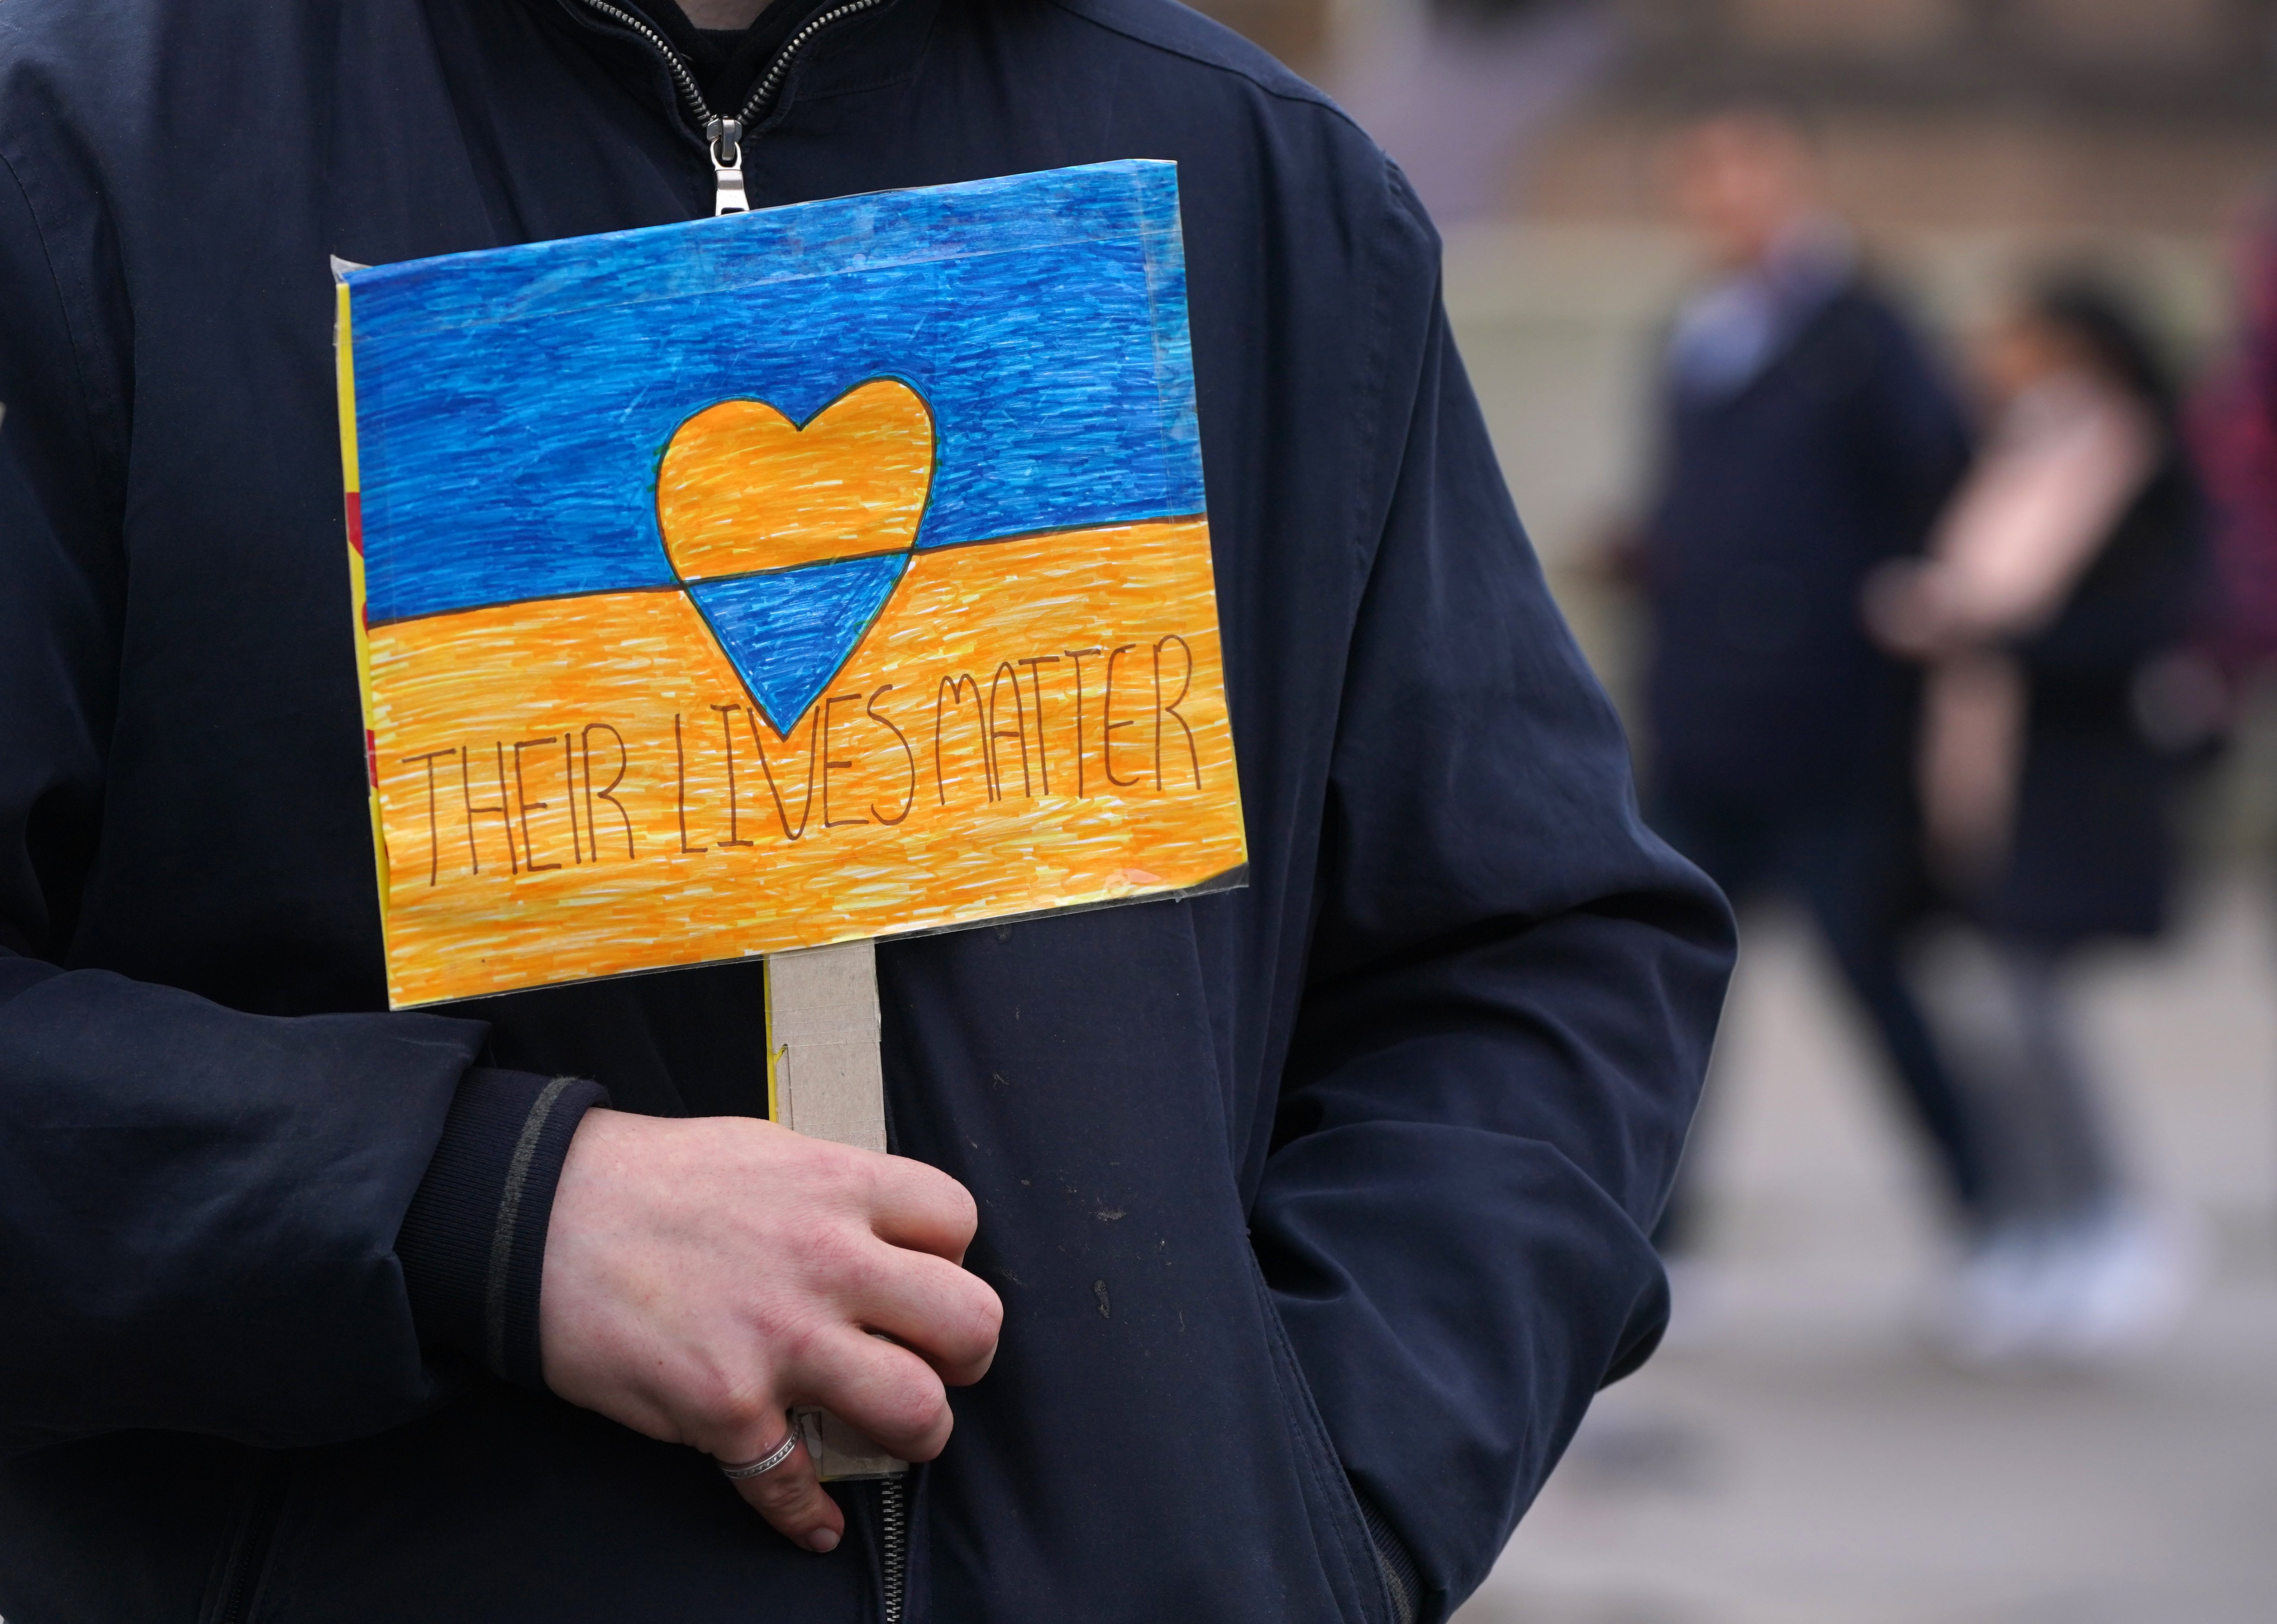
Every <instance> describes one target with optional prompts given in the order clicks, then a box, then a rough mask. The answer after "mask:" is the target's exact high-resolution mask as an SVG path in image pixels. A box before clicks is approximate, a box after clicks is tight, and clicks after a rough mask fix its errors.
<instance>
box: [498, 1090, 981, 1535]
mask: <svg viewBox="0 0 2277 1624" xmlns="http://www.w3.org/2000/svg"><path fill="white" fill-rule="evenodd" d="M977 1223H978V1215H977V1213H976V1211H975V1208H974V1207H973V1203H972V1197H971V1195H970V1194H968V1193H966V1192H965V1189H964V1186H962V1185H960V1184H958V1183H957V1182H956V1180H955V1179H953V1178H949V1177H948V1175H947V1174H945V1173H941V1172H939V1171H936V1170H934V1169H933V1168H930V1167H927V1166H926V1165H925V1163H921V1162H911V1161H909V1160H906V1159H904V1158H902V1157H900V1156H889V1155H880V1154H878V1153H877V1152H875V1151H868V1150H854V1149H850V1148H849V1147H846V1146H843V1145H834V1144H831V1143H829V1142H828V1141H826V1140H815V1139H807V1138H803V1137H802V1136H801V1135H799V1134H796V1133H794V1132H790V1131H789V1130H788V1129H786V1128H780V1127H777V1126H775V1125H773V1124H772V1123H767V1122H758V1121H753V1120H750V1119H748V1118H745V1117H699V1118H696V1119H693V1120H674V1119H667V1118H660V1117H638V1116H633V1115H630V1114H628V1113H626V1112H623V1111H613V1110H602V1109H596V1110H591V1111H588V1112H587V1113H586V1114H585V1117H584V1120H583V1122H582V1123H581V1124H580V1125H579V1126H578V1129H577V1134H576V1137H575V1139H574V1140H572V1141H571V1142H570V1146H569V1156H568V1160H567V1163H565V1164H564V1165H563V1167H562V1170H561V1182H560V1188H559V1190H558V1191H557V1193H555V1196H554V1199H553V1216H552V1227H551V1228H550V1229H549V1230H548V1231H547V1235H546V1243H545V1290H544V1293H543V1295H542V1297H541V1299H540V1301H539V1308H538V1338H539V1349H540V1353H541V1354H542V1356H543V1358H544V1361H545V1380H546V1384H547V1385H549V1386H550V1387H552V1389H553V1391H555V1392H557V1393H559V1394H560V1396H561V1397H563V1398H564V1399H568V1400H569V1401H570V1402H571V1403H573V1404H580V1405H583V1406H584V1407H586V1408H588V1409H592V1410H598V1412H600V1413H601V1414H604V1415H606V1416H608V1417H610V1418H611V1419H612V1420H614V1421H618V1422H622V1423H623V1424H624V1425H626V1426H628V1427H631V1428H634V1429H635V1430H638V1431H641V1432H644V1433H646V1434H648V1435H649V1436H650V1437H655V1438H662V1439H664V1440H666V1441H667V1442H670V1443H677V1444H687V1445H692V1446H693V1447H695V1448H697V1449H700V1450H702V1451H704V1452H705V1453H706V1454H709V1455H712V1457H714V1458H715V1459H717V1460H723V1461H744V1460H755V1459H757V1458H758V1457H759V1456H761V1455H764V1454H765V1453H766V1452H768V1451H770V1450H772V1449H773V1448H774V1447H775V1445H778V1444H779V1443H781V1441H782V1438H783V1437H784V1435H785V1433H786V1432H787V1430H788V1422H787V1421H786V1420H785V1418H784V1411H785V1410H787V1409H788V1408H789V1407H791V1406H793V1405H800V1404H817V1405H820V1406H822V1407H824V1408H825V1409H827V1410H829V1411H830V1412H831V1413H832V1414H834V1415H836V1416H838V1417H839V1418H840V1419H841V1420H842V1421H844V1422H848V1423H849V1425H851V1426H853V1427H855V1428H857V1429H858V1430H860V1431H862V1432H863V1433H864V1434H865V1435H867V1436H868V1437H870V1438H872V1440H874V1441H875V1442H876V1443H878V1444H880V1445H883V1446H884V1447H886V1448H887V1449H888V1450H890V1451H891V1452H893V1453H894V1454H895V1455H898V1456H900V1457H901V1458H902V1459H903V1460H931V1459H933V1456H935V1455H937V1454H939V1453H940V1450H941V1445H944V1444H945V1443H947V1442H948V1430H949V1426H950V1422H951V1417H950V1414H949V1408H948V1393H947V1391H946V1390H945V1388H944V1385H943V1384H954V1385H956V1386H963V1385H966V1384H970V1383H972V1382H977V1381H979V1379H980V1377H981V1376H982V1375H983V1374H984V1373H985V1372H986V1370H987V1369H988V1364H989V1361H991V1360H992V1359H993V1358H994V1357H995V1353H996V1333H997V1330H998V1329H999V1328H1000V1326H1001V1324H1002V1322H1003V1314H1004V1311H1003V1305H1002V1304H1001V1302H999V1301H998V1300H997V1297H996V1293H995V1292H993V1291H991V1290H990V1289H989V1288H988V1287H987V1286H986V1285H984V1284H983V1283H982V1282H981V1281H980V1280H979V1279H978V1278H977V1277H974V1276H972V1275H971V1274H969V1273H967V1272H966V1271H965V1269H964V1268H963V1257H964V1249H965V1247H967V1246H969V1245H970V1244H971V1240H972V1234H973V1230H974V1228H975V1226H976V1224H977ZM873 1333H874V1334H873ZM886 1338H891V1340H887V1339H886ZM736 1488H737V1489H738V1490H739V1491H741V1492H742V1496H743V1498H745V1499H747V1500H749V1501H750V1503H751V1504H752V1505H753V1506H756V1507H758V1510H759V1512H760V1513H761V1514H762V1515H764V1516H765V1518H766V1520H767V1521H769V1522H771V1523H773V1525H774V1526H775V1527H776V1528H777V1529H781V1531H782V1532H783V1533H784V1534H786V1535H788V1536H789V1537H790V1538H792V1539H794V1540H796V1541H797V1542H798V1543H799V1544H802V1545H804V1546H806V1547H807V1548H808V1549H810V1550H813V1551H828V1550H831V1549H833V1548H834V1547H835V1546H836V1545H837V1544H838V1541H839V1539H840V1537H841V1535H842V1534H843V1533H844V1532H845V1527H846V1521H845V1518H844V1517H843V1516H842V1515H841V1513H840V1512H839V1510H838V1507H837V1505H836V1504H835V1503H834V1501H833V1500H832V1499H831V1498H830V1497H829V1496H828V1495H827V1494H825V1493H824V1492H823V1491H822V1486H821V1484H820V1483H819V1482H818V1481H817V1480H816V1477H815V1468H814V1463H813V1461H811V1460H809V1459H808V1458H807V1454H806V1451H805V1449H804V1448H803V1446H802V1447H801V1448H799V1449H796V1450H795V1451H794V1452H792V1454H791V1456H790V1458H789V1459H788V1460H786V1461H785V1462H784V1463H783V1464H782V1465H781V1466H779V1467H777V1468H774V1469H773V1471H770V1472H767V1473H765V1475H761V1476H758V1477H753V1478H750V1479H747V1480H745V1481H743V1482H742V1483H737V1484H736Z"/></svg>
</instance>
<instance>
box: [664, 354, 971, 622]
mask: <svg viewBox="0 0 2277 1624" xmlns="http://www.w3.org/2000/svg"><path fill="white" fill-rule="evenodd" d="M932 489H933V412H932V410H931V408H928V407H927V406H926V405H925V398H924V397H923V396H922V395H920V394H918V392H917V391H916V390H914V389H912V388H910V386H909V385H907V384H905V383H902V381H901V380H900V379H899V378H893V377H873V378H871V379H868V380H867V381H866V382H864V383H861V384H857V385H855V386H854V387H853V388H851V389H849V390H848V391H847V392H846V393H844V394H842V395H840V396H839V397H838V398H837V399H836V400H833V401H832V402H831V403H830V404H829V405H827V406H826V407H824V408H822V409H821V410H820V411H819V412H816V413H815V414H814V415H813V416H811V417H809V418H808V419H807V420H806V421H805V422H804V423H793V422H792V421H791V420H790V419H789V418H788V417H786V416H783V414H782V413H781V412H780V411H777V410H776V409H775V408H773V407H772V406H769V405H768V404H766V402H765V401H764V400H722V401H720V403H719V404H718V405H716V406H711V407H706V408H704V410H702V411H700V412H698V413H697V414H696V415H695V416H692V417H690V418H689V419H688V421H687V422H685V423H682V424H681V425H680V427H679V429H678V430H677V431H674V434H673V437H672V443H671V444H670V445H668V446H666V447H665V452H664V461H663V464H662V466H661V467H660V468H659V469H658V472H657V484H656V510H657V523H658V528H659V530H661V531H662V532H663V536H664V548H665V552H666V555H667V556H668V557H669V558H670V559H671V560H672V567H673V568H674V570H675V571H676V572H677V573H678V574H679V576H680V578H681V579H682V581H688V582H694V581H710V580H717V579H719V578H720V577H721V576H742V575H750V574H753V573H755V572H758V571H761V570H773V569H788V568H792V567H794V566H796V565H800V564H813V563H819V562H821V561H823V560H827V559H843V558H858V557H864V556H872V555H875V554H878V553H901V552H906V551H908V549H909V547H910V544H911V543H912V542H914V541H915V540H916V539H917V532H918V521H920V520H921V519H923V518H924V516H925V499H926V498H927V497H928V496H929V495H930V494H931V492H932Z"/></svg>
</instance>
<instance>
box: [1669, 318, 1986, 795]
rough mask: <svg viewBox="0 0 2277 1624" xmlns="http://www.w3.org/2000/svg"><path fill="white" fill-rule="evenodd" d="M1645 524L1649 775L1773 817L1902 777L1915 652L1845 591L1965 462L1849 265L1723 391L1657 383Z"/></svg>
mask: <svg viewBox="0 0 2277 1624" xmlns="http://www.w3.org/2000/svg"><path fill="white" fill-rule="evenodd" d="M1665 434H1666V441H1667V443H1666V446H1665V449H1664V462H1665V467H1664V472H1663V476H1662V486H1661V492H1660V498H1659V501H1658V503H1657V505H1656V509H1655V512H1654V514H1653V517H1652V522H1651V528H1650V530H1649V535H1648V537H1647V554H1646V568H1647V581H1648V590H1649V597H1650V599H1651V604H1652V610H1653V635H1654V640H1655V649H1654V654H1653V660H1652V669H1651V672H1650V675H1649V679H1648V683H1647V686H1648V690H1649V709H1650V716H1651V730H1652V745H1653V753H1652V761H1653V776H1654V780H1655V782H1656V787H1657V789H1659V791H1660V792H1662V793H1664V794H1665V795H1667V796H1669V797H1672V798H1673V799H1676V800H1679V801H1687V802H1697V801H1700V800H1702V799H1705V800H1709V801H1712V802H1715V803H1717V804H1720V805H1722V806H1724V807H1725V808H1727V809H1732V810H1734V811H1740V810H1748V809H1756V810H1760V811H1761V812H1763V814H1764V815H1767V816H1776V817H1796V816H1802V817H1810V816H1815V815H1821V816H1823V815H1824V814H1826V813H1827V812H1829V811H1831V810H1834V809H1839V808H1840V807H1843V806H1845V805H1847V804H1852V803H1854V802H1855V801H1856V799H1857V798H1858V797H1899V798H1901V797H1904V795H1905V794H1906V793H1907V791H1906V783H1907V774H1908V751H1909V748H1910V745H1911V740H1912V721H1913V699H1914V695H1915V688H1916V685H1917V684H1916V682H1915V668H1914V667H1912V666H1910V665H1909V664H1908V663H1907V662H1905V661H1902V660H1895V659H1892V657H1890V656H1889V655H1887V654H1885V653H1883V652H1881V651H1880V650H1879V649H1877V648H1876V647H1875V645H1874V644H1873V642H1872V640H1871V639H1870V637H1868V636H1867V634H1866V629H1865V623H1864V621H1863V620H1862V617H1861V615H1860V614H1859V603H1858V599H1859V593H1860V590H1861V589H1862V587H1863V585H1864V584H1865V581H1866V577H1867V576H1869V575H1870V574H1871V573H1872V571H1873V569H1874V568H1875V566H1876V565H1877V564H1881V563H1885V562H1886V561H1887V560H1890V559H1892V558H1895V557H1898V556H1900V554H1904V553H1917V552H1919V551H1920V550H1921V547H1922V545H1923V541H1924V540H1926V539H1927V537H1928V534H1929V530H1930V525H1931V524H1932V523H1934V522H1935V521H1936V518H1937V515H1938V509H1939V508H1940V507H1942V506H1943V505H1944V502H1945V499H1946V497H1947V496H1948V495H1950V494H1951V492H1952V491H1953V487H1954V485H1955V484H1958V483H1959V481H1960V478H1961V472H1962V470H1963V469H1965V468H1966V467H1967V465H1968V461H1969V439H1968V431H1967V427H1966V425H1965V423H1963V420H1962V418H1961V409H1960V407H1959V405H1958V404H1957V403H1956V402H1955V401H1954V400H1953V395H1952V393H1951V391H1950V390H1949V389H1947V387H1946V385H1945V383H1944V381H1943V380H1942V379H1941V378H1940V377H1938V375H1937V372H1936V370H1934V369H1933V368H1932V366H1931V365H1930V362H1929V359H1928V357H1927V355H1925V354H1924V353H1923V349H1922V347H1921V344H1920V341H1919V340H1918V339H1915V336H1914V335H1913V333H1912V332H1911V331H1910V330H1909V329H1908V327H1907V325H1906V324H1905V322H1904V320H1903V318H1901V317H1900V316H1899V315H1898V313H1897V311H1896V310H1895V309H1892V307H1891V305H1890V304H1889V303H1888V302H1887V301H1885V300H1884V299H1883V298H1881V297H1880V296H1879V295H1878V294H1876V293H1875V291H1874V290H1873V289H1872V288H1871V287H1870V286H1866V285H1864V284H1862V283H1859V282H1855V281H1854V282H1851V283H1849V284H1848V285H1847V286H1844V287H1842V288H1840V289H1839V291H1837V292H1835V293H1834V294H1832V296H1831V297H1830V298H1829V299H1827V301H1825V303H1824V304H1823V305H1822V306H1821V307H1820V308H1819V309H1817V310H1816V312H1815V313H1814V314H1812V315H1811V316H1809V318H1808V319H1807V320H1805V321H1804V322H1803V323H1802V324H1801V326H1800V327H1799V328H1798V330H1797V331H1796V332H1794V334H1793V336H1792V337H1791V338H1789V339H1787V340H1786V343H1785V344H1784V345H1783V346H1782V347H1781V348H1780V349H1779V351H1778V354H1777V355H1775V356H1774V357H1773V358H1772V359H1771V361H1770V362H1768V363H1766V364H1765V366H1764V367H1763V370H1762V371H1761V372H1759V373H1758V374H1756V376H1755V377H1753V378H1751V379H1749V380H1748V382H1747V383H1746V384H1745V385H1742V386H1740V388H1738V389H1736V390H1734V391H1732V393H1728V394H1713V395H1701V394H1695V393H1689V392H1687V390H1685V389H1683V388H1682V387H1680V386H1673V387H1672V388H1671V389H1670V391H1669V399H1668V402H1667V406H1666V425H1665Z"/></svg>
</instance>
